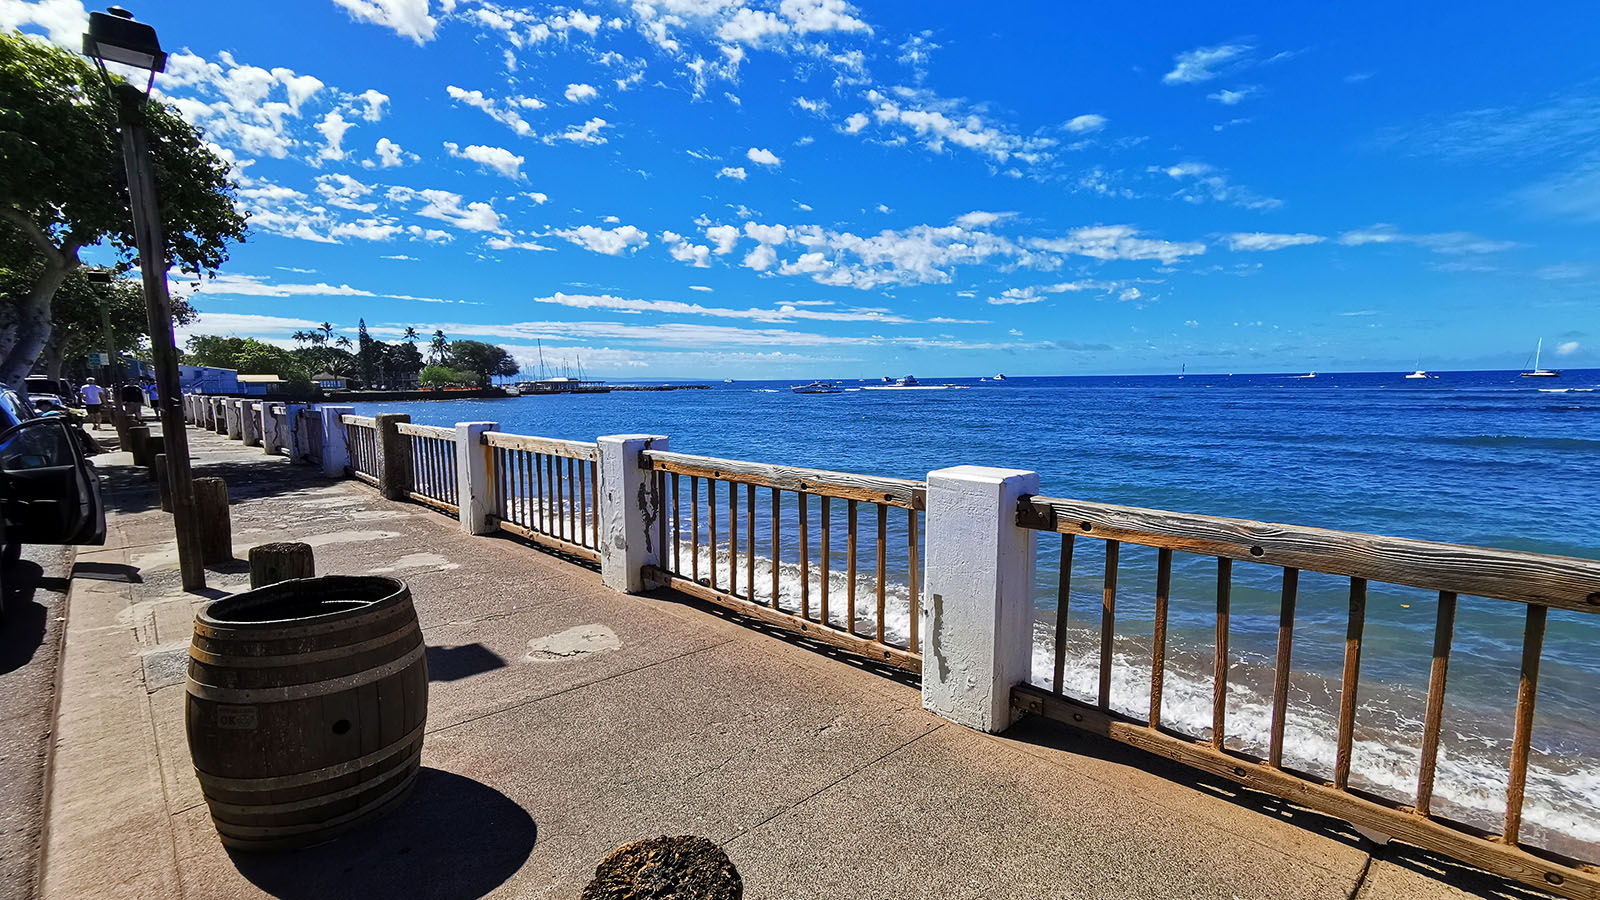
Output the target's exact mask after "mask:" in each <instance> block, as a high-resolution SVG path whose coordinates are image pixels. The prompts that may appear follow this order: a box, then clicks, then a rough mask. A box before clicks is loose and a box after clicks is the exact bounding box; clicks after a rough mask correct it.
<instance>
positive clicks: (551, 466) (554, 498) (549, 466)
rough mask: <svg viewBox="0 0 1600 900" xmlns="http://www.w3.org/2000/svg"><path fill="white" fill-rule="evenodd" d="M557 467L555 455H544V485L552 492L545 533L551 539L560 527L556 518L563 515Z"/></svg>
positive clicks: (545, 522) (545, 521)
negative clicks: (557, 481)
mask: <svg viewBox="0 0 1600 900" xmlns="http://www.w3.org/2000/svg"><path fill="white" fill-rule="evenodd" d="M556 465H557V463H556V455H555V454H554V453H546V454H545V455H544V483H545V487H547V488H548V489H549V492H550V515H549V516H547V517H546V518H545V520H544V533H545V534H548V535H550V536H551V537H555V536H556V529H557V528H559V527H560V526H559V524H558V523H557V519H556V516H559V515H561V485H559V484H557V483H556Z"/></svg>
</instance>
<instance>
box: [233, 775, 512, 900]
mask: <svg viewBox="0 0 1600 900" xmlns="http://www.w3.org/2000/svg"><path fill="white" fill-rule="evenodd" d="M538 836H539V826H538V825H537V823H535V822H534V820H533V817H532V816H530V815H528V813H527V811H526V810H524V809H523V808H522V807H521V806H519V805H517V803H516V802H515V801H513V800H512V799H511V798H509V797H507V796H506V795H505V794H502V793H500V792H499V791H497V790H495V789H494V788H491V787H489V786H488V785H486V784H483V783H482V782H478V781H474V780H473V779H471V778H466V777H464V776H461V775H457V774H455V773H453V772H445V771H443V770H440V769H432V768H428V767H426V766H424V767H423V768H422V769H421V770H420V771H419V772H418V773H417V783H416V787H415V788H413V789H412V792H411V796H410V797H409V798H408V799H407V800H406V801H405V802H404V803H402V804H401V805H400V806H399V807H398V808H396V809H395V810H394V811H393V812H392V813H390V814H389V815H388V816H386V817H384V818H383V819H380V820H379V821H377V822H374V823H372V824H371V825H369V826H367V827H366V828H363V829H361V830H360V831H356V832H352V833H351V834H348V835H345V836H343V837H341V838H339V839H338V840H335V841H330V842H329V843H326V844H321V845H318V846H315V847H309V848H306V849H304V850H299V851H291V852H279V853H246V852H239V851H235V850H230V851H228V855H229V856H230V857H232V859H233V862H234V865H235V866H236V867H237V868H238V870H239V873H240V874H241V875H243V876H244V877H245V878H247V879H249V880H250V883H251V884H254V885H255V886H256V887H258V888H261V889H262V890H263V891H266V892H267V893H268V894H271V895H272V896H274V897H279V898H282V900H314V898H315V900H322V898H329V897H338V898H342V900H364V898H375V900H377V898H381V900H393V898H398V897H430V898H436V900H476V898H479V897H482V896H484V895H486V894H488V893H489V892H491V891H493V890H494V889H495V888H496V887H499V886H500V885H501V884H503V883H505V881H506V880H507V879H509V878H510V877H511V876H512V875H514V874H516V872H517V870H518V869H520V868H522V864H523V863H524V862H525V861H527V859H528V856H529V854H530V853H532V852H533V846H534V844H535V843H536V842H537V840H538Z"/></svg>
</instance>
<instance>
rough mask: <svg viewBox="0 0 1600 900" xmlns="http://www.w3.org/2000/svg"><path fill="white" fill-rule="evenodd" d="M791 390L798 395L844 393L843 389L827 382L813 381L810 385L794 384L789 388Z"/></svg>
mask: <svg viewBox="0 0 1600 900" xmlns="http://www.w3.org/2000/svg"><path fill="white" fill-rule="evenodd" d="M789 390H791V391H793V392H794V393H796V394H842V393H844V389H843V388H841V387H839V386H838V385H836V384H828V383H827V382H824V381H813V382H811V383H810V384H794V385H790V386H789Z"/></svg>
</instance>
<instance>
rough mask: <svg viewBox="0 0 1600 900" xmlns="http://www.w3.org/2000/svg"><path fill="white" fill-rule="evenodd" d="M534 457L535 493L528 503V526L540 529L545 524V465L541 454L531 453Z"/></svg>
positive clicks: (536, 529)
mask: <svg viewBox="0 0 1600 900" xmlns="http://www.w3.org/2000/svg"><path fill="white" fill-rule="evenodd" d="M528 455H529V456H531V457H533V479H534V488H535V489H534V494H533V497H532V498H530V502H529V504H528V527H529V528H531V529H533V530H534V531H539V530H541V529H542V526H543V525H544V495H545V490H544V465H543V463H542V461H541V460H540V459H539V454H537V453H530V454H528Z"/></svg>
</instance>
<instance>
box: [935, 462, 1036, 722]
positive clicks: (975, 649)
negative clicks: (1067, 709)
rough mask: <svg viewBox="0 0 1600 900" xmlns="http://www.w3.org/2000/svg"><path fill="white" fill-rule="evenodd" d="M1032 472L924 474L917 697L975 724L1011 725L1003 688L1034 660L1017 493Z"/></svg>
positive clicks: (1031, 481) (1031, 489)
mask: <svg viewBox="0 0 1600 900" xmlns="http://www.w3.org/2000/svg"><path fill="white" fill-rule="evenodd" d="M1038 492H1039V475H1038V474H1037V473H1035V472H1026V471H1022V470H1018V469H995V468H989V467H987V466H955V467H953V468H949V469H939V470H938V471H935V472H930V473H929V474H928V509H927V535H928V537H927V541H928V553H927V561H928V568H927V576H926V578H925V579H924V584H923V588H922V597H921V598H920V602H921V612H922V616H921V617H922V621H923V622H924V623H926V624H925V626H924V627H923V629H922V653H923V659H924V660H925V663H924V665H923V667H922V706H923V708H925V709H927V710H928V711H929V712H932V713H934V714H936V715H939V716H942V717H944V718H946V719H949V720H950V721H952V722H956V723H958V724H961V725H966V726H967V727H969V728H976V729H978V730H979V731H988V732H1000V731H1004V730H1005V729H1006V728H1007V727H1008V726H1010V725H1011V721H1012V711H1011V689H1012V688H1013V687H1014V686H1016V685H1018V684H1022V683H1024V682H1026V681H1027V680H1028V674H1029V672H1030V670H1031V668H1032V665H1033V599H1032V596H1031V587H1032V583H1033V565H1034V550H1035V540H1034V533H1033V532H1032V531H1029V530H1028V529H1025V528H1020V527H1018V526H1017V501H1018V500H1019V499H1021V498H1022V497H1023V496H1024V495H1026V494H1036V493H1038Z"/></svg>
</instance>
